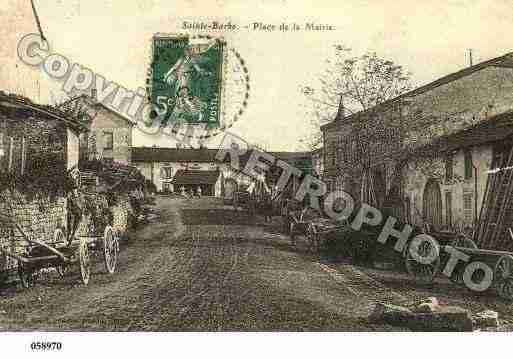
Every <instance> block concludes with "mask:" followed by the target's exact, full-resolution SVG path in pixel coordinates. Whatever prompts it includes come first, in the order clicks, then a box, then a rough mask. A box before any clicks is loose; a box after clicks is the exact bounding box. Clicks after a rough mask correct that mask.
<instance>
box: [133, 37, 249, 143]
mask: <svg viewBox="0 0 513 359" xmlns="http://www.w3.org/2000/svg"><path fill="white" fill-rule="evenodd" d="M151 45H152V47H151V59H150V67H149V70H148V79H147V81H146V83H147V87H146V92H147V100H148V101H149V103H151V104H152V110H151V113H150V114H149V118H150V119H151V122H150V124H149V125H151V126H152V127H153V130H152V131H151V132H152V134H156V133H157V132H159V130H162V132H163V133H164V134H168V135H170V136H172V137H174V138H175V139H178V138H183V139H185V138H188V139H192V138H195V139H197V140H199V141H204V140H206V139H208V138H210V137H214V136H216V135H218V134H219V133H221V132H224V131H225V130H227V129H229V128H230V127H232V126H233V124H234V123H235V122H237V121H238V120H240V119H241V117H242V116H243V114H244V112H245V110H246V108H247V106H248V100H249V97H250V89H251V87H250V76H249V71H248V68H247V66H246V62H245V60H244V59H243V57H242V56H241V54H240V53H239V52H238V51H237V50H236V49H235V48H233V47H230V46H228V44H227V42H226V41H225V40H224V39H223V38H216V37H212V36H211V35H188V34H162V33H157V34H155V35H154V36H153V38H152V43H151ZM147 126H148V124H147ZM148 127H150V126H148ZM140 129H141V130H143V131H144V129H143V128H140Z"/></svg>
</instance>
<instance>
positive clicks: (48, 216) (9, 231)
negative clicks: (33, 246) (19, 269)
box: [0, 192, 67, 271]
mask: <svg viewBox="0 0 513 359" xmlns="http://www.w3.org/2000/svg"><path fill="white" fill-rule="evenodd" d="M15 196H16V198H14V197H13V196H12V195H10V194H7V193H5V192H4V193H2V194H1V196H0V198H1V199H2V200H1V201H0V212H1V213H3V214H7V215H8V216H10V217H12V218H13V220H14V221H15V222H16V223H17V224H18V225H19V226H20V227H21V230H22V231H23V232H24V233H25V235H27V237H28V238H30V239H35V240H38V241H42V242H45V243H48V244H52V243H55V241H54V234H55V231H56V229H58V228H61V229H62V230H63V232H65V231H66V229H65V225H66V223H67V221H66V218H67V206H66V199H65V198H62V197H60V198H57V199H55V200H53V201H52V200H50V199H49V198H46V199H44V198H43V199H41V198H39V199H36V200H33V201H27V200H25V198H24V197H23V196H21V195H19V193H17V194H16V195H15ZM27 245H28V243H27V241H26V240H25V238H24V236H23V235H22V234H21V233H20V232H19V231H18V230H17V229H14V228H12V227H9V226H7V225H5V224H2V225H1V228H0V247H1V248H2V249H4V250H8V251H10V252H12V253H14V254H18V255H20V254H23V253H24V252H25V248H26V247H27ZM0 263H1V262H0ZM16 266H17V263H16V261H14V260H12V259H10V258H9V259H8V260H7V263H4V268H0V271H1V270H7V269H12V268H13V267H16Z"/></svg>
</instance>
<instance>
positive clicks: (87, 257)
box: [0, 213, 119, 288]
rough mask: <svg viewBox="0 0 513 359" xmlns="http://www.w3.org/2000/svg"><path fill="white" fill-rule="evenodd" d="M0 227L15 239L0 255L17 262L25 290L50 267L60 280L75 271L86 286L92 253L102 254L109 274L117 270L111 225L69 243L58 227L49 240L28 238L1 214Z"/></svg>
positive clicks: (9, 216) (15, 224) (21, 229)
mask: <svg viewBox="0 0 513 359" xmlns="http://www.w3.org/2000/svg"><path fill="white" fill-rule="evenodd" d="M0 225H2V226H4V228H5V227H7V228H9V232H10V233H11V234H12V236H13V238H16V241H15V242H16V243H14V245H13V246H12V247H11V248H5V247H3V248H2V247H0V253H2V254H3V255H5V256H7V257H9V258H12V259H14V260H15V261H17V263H18V275H19V278H20V282H21V284H22V286H23V287H24V288H29V287H32V286H33V285H34V284H35V280H36V278H37V273H38V272H39V270H40V269H43V268H49V267H53V268H56V269H57V272H58V273H59V274H60V275H61V276H64V275H65V274H66V273H67V272H68V270H69V269H70V268H71V267H73V266H75V267H78V269H79V271H80V278H81V281H82V282H83V284H85V285H87V284H88V283H89V279H90V275H91V256H92V254H93V253H101V255H102V256H103V260H104V264H105V269H106V271H107V272H108V273H109V274H113V273H114V272H115V270H116V264H117V258H118V252H119V244H118V238H117V236H116V235H115V232H114V230H113V228H112V226H111V225H106V226H105V227H104V228H102V230H101V231H100V232H98V230H96V231H90V232H89V233H86V234H87V235H76V236H73V238H72V239H71V240H68V239H67V238H66V236H65V233H64V230H63V228H61V227H56V228H55V229H54V232H53V238H51V239H48V238H34V237H37V234H35V235H34V234H33V235H29V234H28V233H27V231H26V229H24V228H22V226H21V225H20V224H19V223H18V222H17V220H16V219H15V218H14V216H13V215H12V214H9V213H0ZM65 228H68V226H66V227H65Z"/></svg>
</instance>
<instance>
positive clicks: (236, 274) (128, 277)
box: [0, 197, 368, 331]
mask: <svg viewBox="0 0 513 359" xmlns="http://www.w3.org/2000/svg"><path fill="white" fill-rule="evenodd" d="M157 206H158V208H160V210H161V216H160V218H159V220H158V222H156V223H151V224H148V225H147V226H145V227H144V228H142V229H140V230H139V231H137V232H135V233H133V235H132V236H131V239H130V240H129V243H128V245H127V246H126V247H125V248H123V250H122V252H121V255H120V262H119V268H118V271H117V272H116V273H115V274H114V275H108V274H106V273H104V271H103V268H102V265H101V263H100V260H99V259H98V260H97V262H98V264H97V266H96V270H95V271H94V272H93V275H92V278H91V282H90V283H89V286H87V287H84V286H82V285H80V284H78V283H79V281H78V277H77V276H78V272H77V270H75V271H74V272H72V273H71V274H70V275H69V276H68V277H66V278H65V279H64V280H62V279H60V278H58V277H57V275H56V274H55V273H49V274H48V275H46V276H45V277H44V278H42V280H40V282H39V283H38V285H37V286H36V287H35V288H33V289H30V290H22V289H19V288H4V289H3V291H2V296H1V297H0V328H1V329H2V330H14V331H16V330H43V331H45V330H85V331H89V330H94V331H102V330H113V331H136V330H143V331H182V330H194V331H197V330H209V331H210V330H251V331H253V330H291V331H300V330H365V329H368V327H366V325H365V319H364V318H362V317H361V316H357V315H354V313H353V312H352V308H355V303H357V302H358V300H355V298H354V297H353V296H352V295H351V294H350V293H348V292H347V289H345V288H344V286H341V285H340V284H339V283H337V282H336V281H334V280H333V279H332V278H331V277H330V275H329V274H328V273H326V272H325V271H324V270H322V269H321V268H320V267H319V265H318V264H317V263H316V262H315V261H313V260H312V258H311V257H309V256H308V255H305V254H302V253H301V252H296V251H295V250H292V249H291V248H290V247H289V245H288V240H287V239H286V238H282V237H281V236H279V235H277V234H276V233H275V231H274V230H273V228H272V227H266V226H264V225H263V224H262V223H256V222H253V221H251V220H250V219H249V218H248V217H247V216H246V215H245V214H244V213H242V212H235V211H234V210H233V209H232V208H229V207H225V206H223V205H222V204H220V203H219V201H218V200H215V199H209V198H204V199H201V200H199V199H195V200H191V201H187V200H182V199H177V198H167V197H162V198H159V199H158V202H157ZM348 294H349V295H348ZM362 305H368V303H367V302H366V301H365V303H363V302H362Z"/></svg>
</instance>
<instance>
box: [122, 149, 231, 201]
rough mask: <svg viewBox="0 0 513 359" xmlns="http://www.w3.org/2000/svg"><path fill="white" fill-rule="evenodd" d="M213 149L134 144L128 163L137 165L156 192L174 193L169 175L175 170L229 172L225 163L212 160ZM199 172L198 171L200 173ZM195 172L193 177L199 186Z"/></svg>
mask: <svg viewBox="0 0 513 359" xmlns="http://www.w3.org/2000/svg"><path fill="white" fill-rule="evenodd" d="M216 153H217V150H215V149H207V148H202V149H185V148H162V147H134V148H133V149H132V165H134V166H135V167H137V168H138V169H139V170H140V171H141V173H142V174H143V175H144V177H146V179H149V180H150V181H151V182H152V183H153V184H155V186H156V187H157V191H159V192H177V191H179V187H178V188H175V186H174V184H173V178H174V177H175V175H176V174H177V172H178V171H205V174H207V173H208V172H211V171H220V172H222V173H223V174H224V175H225V176H226V177H230V176H231V173H230V171H229V168H228V167H227V166H226V165H225V164H220V163H218V162H216V160H215V157H216ZM200 173H201V172H200ZM200 177H201V176H199V173H197V174H196V176H195V178H196V179H197V180H198V183H190V184H189V185H190V186H193V185H194V184H195V185H196V186H198V185H200V182H201V181H200Z"/></svg>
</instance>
